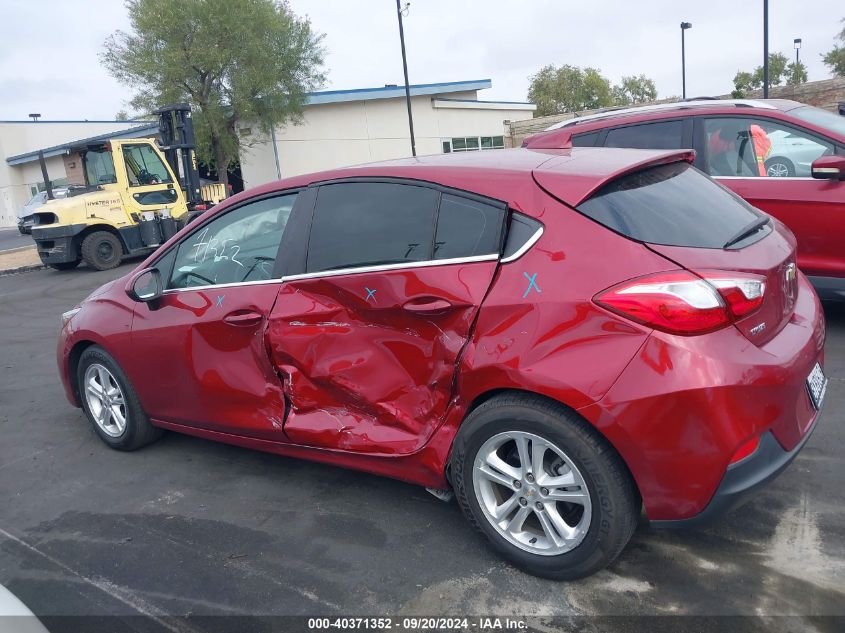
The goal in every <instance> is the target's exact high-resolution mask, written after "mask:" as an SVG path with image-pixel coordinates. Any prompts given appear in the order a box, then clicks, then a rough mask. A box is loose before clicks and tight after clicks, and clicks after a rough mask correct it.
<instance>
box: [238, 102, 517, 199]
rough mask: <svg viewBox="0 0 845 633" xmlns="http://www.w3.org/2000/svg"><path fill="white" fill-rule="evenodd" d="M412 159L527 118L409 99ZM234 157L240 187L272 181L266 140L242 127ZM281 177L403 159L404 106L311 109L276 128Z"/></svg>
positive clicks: (486, 107) (497, 107)
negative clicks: (456, 138) (413, 144)
mask: <svg viewBox="0 0 845 633" xmlns="http://www.w3.org/2000/svg"><path fill="white" fill-rule="evenodd" d="M475 94H476V93H475V91H472V92H467V93H451V94H448V95H443V97H446V98H448V99H450V100H455V99H472V100H474V99H475ZM411 107H412V110H413V114H414V134H415V137H416V145H417V154H420V155H423V154H439V153H440V152H441V151H442V145H441V139H447V138H451V137H453V136H507V135H508V134H509V130H508V127H507V125H506V124H505V121H507V120H511V121H513V120H517V119H525V118H530V117H531V115H532V110H530V109H525V108H524V106H519V105H511V106H508V105H506V104H505V105H502V104H486V103H483V102H479V103H478V104H472V103H469V104H467V103H465V102H457V101H444V100H442V99H440V100H438V99H433V98H432V96H430V95H426V96H419V97H412V99H411ZM244 131H245V130H244V129H243V128H241V132H242V138H243V140H244V142H246V143H248V144H249V145H250V146H249V147H247V148H246V149H245V150H243V151H242V152H241V170H242V173H243V176H244V185H245V186H246V187H255V186H256V185H260V184H262V183H265V182H269V181H272V180H276V164H275V157H274V155H273V146H272V142H271V140H270V138H269V137H268V135H265V134H263V133H262V132H261V131H260V130H259V129H258V128H257V127H254V128H249V134H248V135H244V134H243V132H244ZM276 147H277V150H278V155H279V167H280V171H281V175H282V177H283V178H284V177H287V176H294V175H297V174H303V173H308V172H312V171H322V170H326V169H332V168H335V167H343V166H347V165H355V164H359V163H366V162H371V161H379V160H387V159H391V158H401V157H403V156H410V154H411V145H410V140H409V136H408V111H407V108H406V105H405V100H404V99H401V98H398V99H375V100H368V101H347V102H339V103H328V104H322V105H312V106H309V107H307V108H306V110H305V113H304V118H303V121H302V122H301V123H300V124H298V125H286V126H283V127H280V128H278V129H277V130H276Z"/></svg>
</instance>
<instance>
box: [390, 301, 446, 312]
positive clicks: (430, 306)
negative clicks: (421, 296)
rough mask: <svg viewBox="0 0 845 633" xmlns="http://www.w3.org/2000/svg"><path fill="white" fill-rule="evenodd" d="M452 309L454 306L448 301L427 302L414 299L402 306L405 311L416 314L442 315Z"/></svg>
mask: <svg viewBox="0 0 845 633" xmlns="http://www.w3.org/2000/svg"><path fill="white" fill-rule="evenodd" d="M452 307H453V306H452V304H451V303H450V302H448V301H446V299H429V300H427V301H417V300H414V299H412V300H411V301H408V302H407V303H406V304H405V305H403V306H402V308H403V309H404V310H407V311H408V312H414V313H416V314H440V313H442V312H446V310H448V309H450V308H452Z"/></svg>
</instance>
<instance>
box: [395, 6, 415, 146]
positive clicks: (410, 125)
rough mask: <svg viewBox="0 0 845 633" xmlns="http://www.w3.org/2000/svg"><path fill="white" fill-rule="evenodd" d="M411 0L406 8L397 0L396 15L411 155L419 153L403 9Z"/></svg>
mask: <svg viewBox="0 0 845 633" xmlns="http://www.w3.org/2000/svg"><path fill="white" fill-rule="evenodd" d="M410 5H411V3H410V2H408V3H406V4H405V7H404V9H403V8H402V7H400V6H399V0H396V15H397V16H398V17H399V41H400V42H401V44H402V70H403V71H404V72H405V102H406V103H407V105H408V128H409V129H410V131H411V155H412V156H416V155H417V143H416V141H415V140H414V115H413V114H411V87H410V85H409V84H408V60H407V58H406V57H405V27H404V26H403V25H402V11H405V10H407V9H408V7H409V6H410Z"/></svg>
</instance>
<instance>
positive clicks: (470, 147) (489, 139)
mask: <svg viewBox="0 0 845 633" xmlns="http://www.w3.org/2000/svg"><path fill="white" fill-rule="evenodd" d="M504 147H505V137H504V136H455V137H452V138H451V139H444V140H443V153H444V154H448V153H449V152H473V151H476V150H482V149H502V148H504Z"/></svg>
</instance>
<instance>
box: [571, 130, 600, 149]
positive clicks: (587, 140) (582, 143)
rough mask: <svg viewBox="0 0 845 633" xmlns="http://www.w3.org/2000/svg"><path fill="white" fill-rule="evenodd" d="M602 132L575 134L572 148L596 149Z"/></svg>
mask: <svg viewBox="0 0 845 633" xmlns="http://www.w3.org/2000/svg"><path fill="white" fill-rule="evenodd" d="M600 133H601V131H598V132H587V133H586V134H573V135H572V146H573V147H595V146H596V141H598V140H599V134H600Z"/></svg>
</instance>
